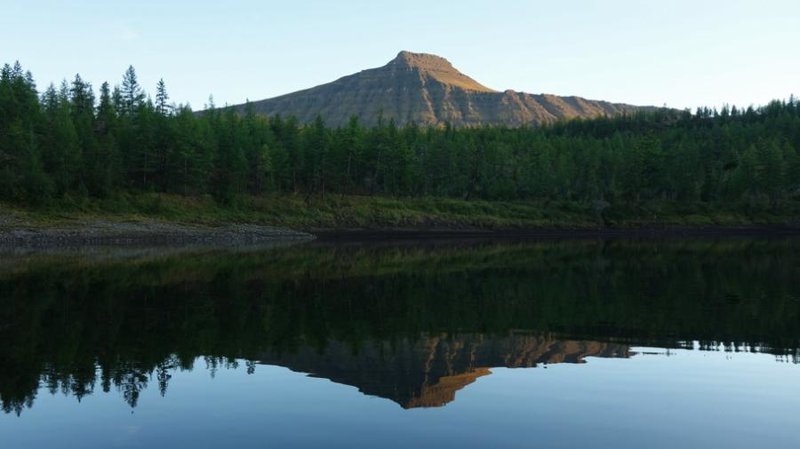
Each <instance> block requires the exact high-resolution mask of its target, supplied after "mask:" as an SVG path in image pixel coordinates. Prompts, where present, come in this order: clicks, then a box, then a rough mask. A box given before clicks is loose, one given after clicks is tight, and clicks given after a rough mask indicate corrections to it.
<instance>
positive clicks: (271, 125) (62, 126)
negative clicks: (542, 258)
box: [0, 63, 800, 213]
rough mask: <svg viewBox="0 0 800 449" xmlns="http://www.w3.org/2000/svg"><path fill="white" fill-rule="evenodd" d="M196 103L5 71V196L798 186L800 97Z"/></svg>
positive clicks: (662, 197) (750, 203) (740, 192)
mask: <svg viewBox="0 0 800 449" xmlns="http://www.w3.org/2000/svg"><path fill="white" fill-rule="evenodd" d="M210 103H212V104H209V105H207V107H206V109H205V110H204V111H201V112H197V111H193V110H192V109H191V108H190V107H189V106H187V105H175V104H174V103H171V102H170V98H169V95H168V92H167V88H166V86H165V83H164V82H163V80H161V81H160V82H159V83H158V85H157V86H156V89H155V96H154V97H151V96H149V95H148V94H147V93H146V92H145V90H144V88H143V86H141V85H140V83H139V81H138V79H137V75H136V71H135V70H134V68H133V67H130V68H128V70H127V71H126V72H125V73H124V75H123V77H122V80H121V82H120V84H119V85H116V86H114V87H112V86H111V85H109V83H107V82H105V83H103V84H101V85H100V87H99V90H98V91H97V92H96V91H95V89H94V86H93V85H92V84H91V83H89V82H87V81H85V80H83V79H82V78H81V77H80V75H76V76H75V77H74V79H73V80H72V81H71V82H67V81H64V82H62V83H61V85H60V86H54V85H52V84H51V85H50V86H48V87H47V88H45V89H44V90H43V91H41V92H40V91H39V90H38V88H37V86H36V83H35V81H34V78H33V76H32V75H31V73H30V72H27V71H25V70H24V69H23V68H22V66H21V65H20V64H19V63H15V64H13V65H10V64H6V65H5V66H4V67H3V68H2V74H1V75H0V201H2V202H5V203H7V204H13V205H16V206H20V207H36V206H37V205H43V204H45V205H46V204H52V203H54V202H59V201H62V200H63V199H65V198H71V199H74V198H108V197H113V196H114V195H118V194H120V193H121V192H149V193H153V192H156V193H169V194H174V195H179V196H187V197H192V196H201V195H210V196H212V197H213V198H214V201H216V202H217V203H218V204H220V205H230V204H234V203H236V201H237V199H238V198H241V197H243V196H248V195H249V196H259V195H265V194H273V195H284V194H286V195H289V194H291V195H297V196H300V197H303V198H306V199H308V198H312V197H313V198H317V199H320V198H321V199H323V200H324V199H325V198H326V195H332V194H339V195H353V196H375V197H392V198H400V199H402V198H408V199H412V198H453V199H458V200H463V201H472V200H486V201H501V200H502V201H531V202H547V201H563V202H573V203H578V204H585V205H586V204H589V205H594V206H593V207H599V208H603V207H606V206H605V205H608V204H630V205H637V204H646V203H648V202H656V201H662V202H663V201H666V202H677V203H691V204H709V205H715V204H727V205H729V206H730V207H739V208H748V209H758V210H769V211H773V212H778V213H779V212H780V211H782V210H787V209H786V208H792V207H795V206H796V204H797V203H798V202H800V101H798V100H797V99H796V98H794V97H790V98H789V99H788V100H776V101H773V102H771V103H769V104H768V105H765V106H761V107H757V108H756V107H748V108H746V109H742V108H736V107H724V108H722V109H721V110H716V109H714V110H712V109H708V108H700V109H698V110H697V111H695V112H690V111H688V110H684V111H678V110H672V109H658V110H655V111H650V112H642V113H637V114H632V115H625V116H619V117H600V118H596V119H591V120H572V121H566V122H562V123H557V124H554V125H550V126H545V127H539V128H532V127H522V128H505V127H488V126H487V127H476V128H461V129H459V128H454V127H450V126H445V127H438V128H435V127H420V126H417V125H414V124H410V125H408V126H403V127H398V126H396V125H395V123H394V122H393V120H392V119H391V118H390V117H387V118H381V119H380V120H379V122H378V123H379V124H378V125H377V126H374V127H365V126H362V125H361V124H360V123H359V121H358V119H357V118H355V117H354V118H352V119H351V120H350V122H349V124H348V125H347V126H344V127H339V128H332V127H328V126H326V125H325V123H324V121H323V120H322V119H321V118H318V119H317V120H316V121H314V122H313V123H310V124H302V123H299V122H298V121H297V120H296V119H294V118H292V117H280V116H274V117H263V116H258V115H256V114H255V113H254V112H253V111H252V110H249V111H248V112H245V113H243V114H237V113H236V112H235V111H234V110H232V109H231V108H225V107H219V108H218V107H215V106H214V104H213V102H210Z"/></svg>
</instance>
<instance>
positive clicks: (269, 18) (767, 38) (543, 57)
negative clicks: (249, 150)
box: [0, 0, 800, 109]
mask: <svg viewBox="0 0 800 449" xmlns="http://www.w3.org/2000/svg"><path fill="white" fill-rule="evenodd" d="M799 49H800V1H798V0H752V1H742V0H726V1H721V0H705V1H704V0H691V1H689V0H670V1H666V0H665V1H658V2H657V1H646V0H640V1H631V0H620V1H611V0H607V1H600V0H583V1H581V0H564V1H547V2H544V1H513V0H494V1H470V0H460V1H436V0H426V1H419V0H402V1H392V2H382V1H379V0H372V1H365V0H353V1H345V0H340V1H334V0H330V1H322V0H306V1H303V0H283V1H280V2H273V1H255V0H228V1H220V0H217V1H213V2H210V1H185V0H181V1H171V2H166V1H153V0H139V1H128V0H124V1H108V0H106V1H64V0H61V1H37V0H28V1H20V0H0V62H13V61H14V60H17V59H18V60H20V62H22V64H23V65H24V67H25V68H27V69H29V70H31V71H32V72H33V74H34V76H35V78H36V80H37V83H38V85H39V87H40V89H43V88H44V87H45V86H46V85H47V84H49V83H50V82H51V81H53V82H58V81H60V80H61V79H62V78H65V77H66V78H69V79H71V78H72V77H73V76H74V74H75V73H80V74H81V75H82V76H83V78H84V79H87V80H89V81H91V82H92V83H93V84H94V85H95V87H98V86H99V85H100V83H101V82H102V81H105V80H108V81H109V82H111V83H112V84H116V83H118V82H119V80H120V79H121V75H122V73H123V71H124V70H125V69H126V68H127V66H128V64H133V65H134V66H135V67H136V69H137V72H138V73H139V76H140V80H141V81H142V83H143V84H144V85H145V86H146V87H147V88H148V91H150V92H152V91H154V90H155V89H154V85H155V83H156V81H157V80H158V78H159V77H163V78H164V79H165V81H166V83H167V87H168V89H169V91H170V95H171V97H172V100H173V101H175V102H180V103H184V102H188V103H191V104H192V106H193V107H194V108H195V109H198V108H201V107H202V106H203V104H204V103H205V102H206V99H207V98H208V96H209V94H213V95H214V98H215V101H216V103H217V104H218V105H222V104H225V103H228V104H234V103H239V102H243V101H244V100H245V99H247V98H249V99H251V100H258V99H263V98H268V97H272V96H276V95H280V94H283V93H288V92H292V91H295V90H298V89H302V88H306V87H311V86H314V85H317V84H322V83H325V82H328V81H332V80H334V79H336V78H338V77H340V76H343V75H347V74H350V73H353V72H357V71H359V70H362V69H365V68H371V67H377V66H380V65H383V64H385V63H386V62H388V61H389V60H391V59H392V58H393V57H394V56H395V55H396V54H397V52H398V51H400V50H410V51H415V52H429V53H435V54H438V55H441V56H444V57H446V58H448V59H449V60H450V61H451V62H452V63H453V64H454V65H455V66H456V67H457V68H459V69H460V70H461V71H462V72H464V73H466V74H468V75H470V76H472V77H473V78H475V79H476V80H478V81H479V82H481V83H483V84H485V85H487V86H489V87H492V88H495V89H498V90H504V89H514V90H519V91H525V92H531V93H542V92H545V93H552V94H558V95H580V96H584V97H587V98H593V99H604V100H610V101H619V102H627V103H632V104H653V105H662V104H667V105H669V106H671V107H677V108H684V107H692V108H694V107H696V106H700V105H709V106H716V105H721V104H723V103H730V104H737V105H749V104H762V103H765V102H767V101H769V100H770V99H772V98H786V97H788V96H789V94H792V93H795V94H798V93H800V57H799V56H798V55H799V54H800V50H799Z"/></svg>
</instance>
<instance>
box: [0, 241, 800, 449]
mask: <svg viewBox="0 0 800 449" xmlns="http://www.w3.org/2000/svg"><path fill="white" fill-rule="evenodd" d="M799 341H800V240H796V239H780V240H750V239H725V240H719V241H711V240H670V241H579V242H563V241H562V242H454V241H450V242H447V241H445V242H436V243H433V242H423V243H412V242H403V243H397V244H383V245H359V244H345V245H343V244H337V245H333V244H326V243H321V242H315V243H310V244H300V245H295V246H290V247H281V248H271V249H261V250H253V249H250V250H246V251H233V250H208V249H206V250H196V251H181V252H176V251H174V250H163V251H162V250H156V251H148V250H135V251H132V250H126V251H123V252H119V251H115V252H103V251H97V252H93V253H91V254H75V253H61V254H49V255H25V254H22V255H20V254H16V255H9V254H6V255H2V257H0V405H2V408H3V412H2V413H0V447H2V448H49V447H59V448H62V447H63V448H71V447H74V448H94V447H97V448H108V447H137V448H138V447H196V448H203V447H209V448H212V447H213V448H216V447H319V446H324V447H335V446H339V447H409V446H411V447H459V448H464V447H587V446H589V447H631V448H634V447H635V448H641V447H665V448H667V447H680V448H691V447H698V448H699V447H748V448H750V447H775V448H784V447H785V448H796V447H800V432H798V431H797V429H798V428H800V414H798V413H797V411H798V410H800V382H798V381H800V364H798V361H800V357H798V356H799V355H800V352H798V343H799Z"/></svg>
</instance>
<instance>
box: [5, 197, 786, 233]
mask: <svg viewBox="0 0 800 449" xmlns="http://www.w3.org/2000/svg"><path fill="white" fill-rule="evenodd" d="M93 220H108V221H143V220H162V221H167V222H176V223H190V224H197V225H209V226H217V225H222V224H230V223H250V224H259V225H270V226H281V227H287V228H293V229H299V230H310V231H314V230H336V229H553V228H556V229H570V228H641V227H658V226H690V227H709V226H717V227H737V226H762V225H793V226H800V202H798V201H792V202H786V203H784V204H781V205H780V207H778V208H773V207H766V206H764V205H747V204H725V205H722V204H721V205H709V204H706V203H695V204H685V203H675V202H658V203H654V202H651V203H647V204H643V205H604V207H602V208H600V207H598V206H597V205H596V204H581V203H572V202H552V201H551V202H523V201H510V202H504V201H493V202H488V201H464V200H454V199H446V198H388V197H366V196H340V195H327V196H325V197H324V198H321V197H311V198H306V197H304V196H301V195H283V196H263V197H240V198H238V199H237V201H236V202H235V203H234V204H232V205H220V204H218V203H216V202H215V201H214V200H213V199H212V198H210V197H182V196H177V195H166V194H122V195H118V196H115V197H114V198H110V199H105V200H85V199H81V200H70V199H65V200H60V201H58V202H57V203H55V202H54V203H52V204H49V205H42V206H37V207H29V208H23V207H20V206H14V205H8V204H5V205H0V230H3V229H6V230H8V229H14V228H19V227H31V228H47V227H58V226H75V225H79V224H80V223H83V222H87V221H93Z"/></svg>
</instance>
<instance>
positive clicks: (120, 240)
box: [0, 221, 314, 248]
mask: <svg viewBox="0 0 800 449" xmlns="http://www.w3.org/2000/svg"><path fill="white" fill-rule="evenodd" d="M313 238H314V236H313V235H311V234H307V233H305V232H299V231H292V230H288V229H281V228H273V227H268V226H255V225H225V226H219V227H210V226H196V225H183V224H174V223H166V222H160V221H136V222H111V221H91V222H83V223H75V224H70V225H69V226H65V227H52V228H49V227H48V228H42V227H25V226H24V225H23V226H20V225H19V224H16V225H12V226H7V225H6V226H0V248H52V247H82V246H153V245H157V246H184V245H219V246H240V245H253V244H259V243H266V242H272V241H281V240H311V239H313Z"/></svg>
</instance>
